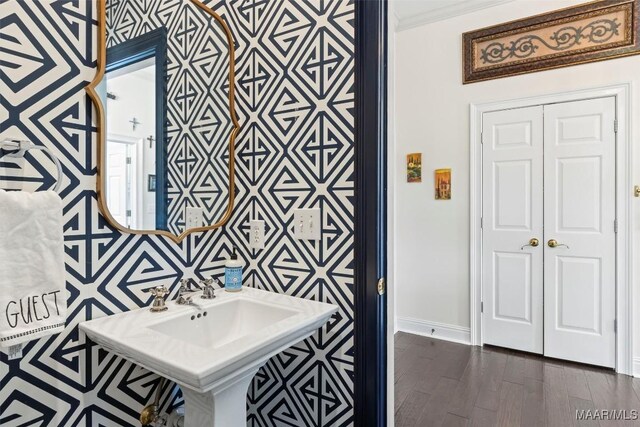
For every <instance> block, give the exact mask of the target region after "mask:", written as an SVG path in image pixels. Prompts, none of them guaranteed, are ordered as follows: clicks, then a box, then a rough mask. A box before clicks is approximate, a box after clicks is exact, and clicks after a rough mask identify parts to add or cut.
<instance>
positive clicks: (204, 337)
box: [149, 298, 300, 349]
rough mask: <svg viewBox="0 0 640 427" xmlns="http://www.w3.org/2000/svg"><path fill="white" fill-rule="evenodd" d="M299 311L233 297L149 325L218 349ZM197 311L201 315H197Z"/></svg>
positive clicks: (170, 334)
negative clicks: (206, 307)
mask: <svg viewBox="0 0 640 427" xmlns="http://www.w3.org/2000/svg"><path fill="white" fill-rule="evenodd" d="M205 313H206V315H205ZM299 313H300V311H298V310H292V309H289V308H286V307H282V306H277V305H269V304H264V303H262V302H259V301H252V300H250V299H246V298H232V299H229V300H227V301H224V302H223V303H221V304H217V305H216V306H215V309H213V310H211V311H208V310H206V311H203V312H202V313H196V319H194V320H192V319H191V317H190V316H189V315H188V314H187V315H186V316H185V315H183V316H180V317H175V318H169V319H164V320H162V321H161V322H157V323H154V324H152V325H150V326H149V329H151V330H153V331H157V332H160V333H161V334H163V335H167V336H169V337H171V338H174V339H177V340H180V341H184V342H186V343H187V344H193V345H196V346H198V347H203V348H210V349H214V348H215V349H217V348H220V347H223V346H225V345H227V344H229V343H232V342H235V341H237V340H240V339H242V338H246V337H247V336H249V335H252V334H255V333H259V332H261V331H263V330H264V329H265V328H268V327H269V326H270V325H273V324H275V323H277V322H279V321H281V320H284V319H287V318H289V317H293V316H295V315H297V314H299ZM197 314H201V315H203V317H200V318H198V317H197Z"/></svg>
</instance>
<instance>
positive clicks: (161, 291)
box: [145, 285, 169, 298]
mask: <svg viewBox="0 0 640 427" xmlns="http://www.w3.org/2000/svg"><path fill="white" fill-rule="evenodd" d="M145 292H149V293H150V294H151V295H153V296H154V297H156V298H164V297H165V295H167V294H168V293H169V290H168V289H167V287H166V286H164V285H161V286H156V287H155V288H149V289H147V290H145Z"/></svg>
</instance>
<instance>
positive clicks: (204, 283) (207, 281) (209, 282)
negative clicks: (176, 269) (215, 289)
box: [200, 277, 213, 287]
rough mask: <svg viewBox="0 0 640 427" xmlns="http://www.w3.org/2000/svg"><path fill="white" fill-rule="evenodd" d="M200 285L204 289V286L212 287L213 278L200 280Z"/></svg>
mask: <svg viewBox="0 0 640 427" xmlns="http://www.w3.org/2000/svg"><path fill="white" fill-rule="evenodd" d="M200 284H201V285H202V286H203V287H204V286H211V285H213V277H210V278H208V279H202V280H200Z"/></svg>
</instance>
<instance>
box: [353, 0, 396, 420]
mask: <svg viewBox="0 0 640 427" xmlns="http://www.w3.org/2000/svg"><path fill="white" fill-rule="evenodd" d="M387 8H388V5H387V0H376V1H371V0H356V2H355V88H354V89H355V177H354V179H355V206H354V215H355V245H354V252H355V254H354V255H355V266H354V267H355V277H354V283H355V285H354V294H355V297H354V298H355V307H354V323H355V338H354V347H355V350H354V351H355V366H354V370H355V373H354V374H355V380H354V381H355V389H354V393H355V396H354V423H355V426H356V427H383V426H385V425H386V417H387V396H386V391H387V390H386V388H387V384H386V382H387V381H386V378H387V372H386V371H387V357H386V356H387V355H386V352H387V339H386V330H387V297H386V293H385V294H382V295H379V294H378V290H377V282H378V279H380V278H381V277H385V275H386V240H387V232H386V199H387V191H386V189H387V182H386V176H387V172H386V171H387V165H386V163H387V160H386V159H387V135H386V132H387Z"/></svg>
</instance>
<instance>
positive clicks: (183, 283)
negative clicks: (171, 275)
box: [176, 279, 201, 305]
mask: <svg viewBox="0 0 640 427" xmlns="http://www.w3.org/2000/svg"><path fill="white" fill-rule="evenodd" d="M191 283H194V282H193V280H192V279H180V289H178V298H177V299H176V304H179V305H191V304H193V300H192V298H193V295H194V294H195V293H196V292H197V290H196V291H194V290H193V289H191ZM196 287H198V288H199V289H201V288H200V286H199V285H196Z"/></svg>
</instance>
